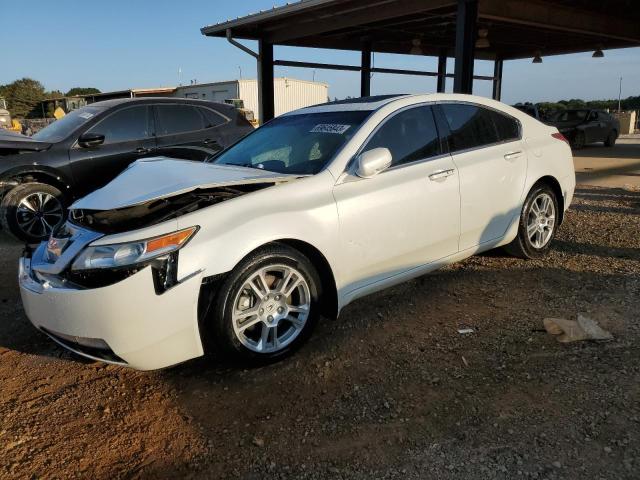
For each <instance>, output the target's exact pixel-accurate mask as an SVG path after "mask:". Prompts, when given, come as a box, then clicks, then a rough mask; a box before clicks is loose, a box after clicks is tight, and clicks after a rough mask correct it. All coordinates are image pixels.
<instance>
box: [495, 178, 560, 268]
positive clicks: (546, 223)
mask: <svg viewBox="0 0 640 480" xmlns="http://www.w3.org/2000/svg"><path fill="white" fill-rule="evenodd" d="M558 219H559V213H558V199H557V198H556V194H555V193H554V191H553V189H551V187H549V186H548V185H546V184H538V185H536V186H534V187H533V188H532V189H531V191H530V192H529V195H527V199H526V200H525V203H524V207H523V208H522V213H521V214H520V223H519V226H518V235H517V236H516V238H515V239H514V240H513V242H511V243H510V244H509V245H507V246H506V247H505V249H506V250H507V252H509V253H510V254H512V255H514V256H516V257H521V258H538V257H541V256H543V255H544V254H545V253H546V252H547V250H548V249H549V246H550V245H551V241H552V240H553V238H554V237H555V234H556V229H557V226H558Z"/></svg>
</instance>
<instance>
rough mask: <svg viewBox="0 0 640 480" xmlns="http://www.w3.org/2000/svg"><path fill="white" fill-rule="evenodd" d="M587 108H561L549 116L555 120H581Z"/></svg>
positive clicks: (585, 115)
mask: <svg viewBox="0 0 640 480" xmlns="http://www.w3.org/2000/svg"><path fill="white" fill-rule="evenodd" d="M587 113H589V110H563V111H560V112H556V113H554V114H553V115H552V116H551V120H553V121H555V122H581V121H583V120H584V119H585V118H587Z"/></svg>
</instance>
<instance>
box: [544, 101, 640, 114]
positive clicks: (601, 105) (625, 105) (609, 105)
mask: <svg viewBox="0 0 640 480" xmlns="http://www.w3.org/2000/svg"><path fill="white" fill-rule="evenodd" d="M536 106H537V107H538V110H539V111H540V114H541V116H542V117H543V118H545V117H547V116H548V115H549V114H550V113H551V112H555V111H557V110H564V109H567V108H594V109H598V110H609V111H611V112H614V111H617V110H618V100H617V99H615V100H589V101H586V102H585V101H584V100H580V99H578V98H572V99H571V100H560V101H558V102H540V103H537V104H536ZM620 108H621V109H622V110H640V96H636V97H627V98H623V99H622V100H621V101H620Z"/></svg>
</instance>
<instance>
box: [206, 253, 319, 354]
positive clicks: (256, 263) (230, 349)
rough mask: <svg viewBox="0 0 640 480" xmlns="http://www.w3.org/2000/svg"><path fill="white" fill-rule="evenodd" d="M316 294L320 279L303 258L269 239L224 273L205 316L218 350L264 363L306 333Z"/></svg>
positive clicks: (315, 307)
mask: <svg viewBox="0 0 640 480" xmlns="http://www.w3.org/2000/svg"><path fill="white" fill-rule="evenodd" d="M320 297H321V284H320V278H319V276H318V274H317V272H316V270H315V268H314V267H313V265H312V264H311V262H310V261H309V259H308V258H307V257H305V256H304V255H302V254H301V253H300V252H298V251H297V250H294V249H292V248H290V247H288V246H286V245H279V244H274V245H271V246H267V247H265V248H262V249H260V250H257V251H255V252H254V253H252V254H250V255H249V256H248V257H247V258H246V259H244V260H243V261H242V262H241V263H240V264H239V265H238V266H237V267H236V268H235V269H234V270H233V271H232V272H231V273H230V274H229V276H228V277H227V278H226V280H225V281H224V282H223V284H222V286H221V288H220V290H219V293H218V295H217V298H216V300H215V301H214V308H213V309H210V314H209V315H208V318H207V319H206V320H205V321H206V322H207V324H208V325H207V326H208V327H210V328H209V330H210V331H211V335H212V338H211V340H212V342H213V343H214V345H216V346H217V347H219V348H220V349H222V350H224V351H225V352H227V353H230V354H232V355H234V356H235V357H240V358H241V359H244V360H247V361H250V362H256V363H265V362H270V361H273V360H275V359H279V358H281V357H284V356H285V355H287V354H289V353H291V352H293V351H294V350H295V349H296V348H297V347H298V346H299V345H301V344H302V343H303V342H304V341H305V340H306V339H307V338H308V337H309V335H310V334H311V331H312V330H313V328H314V326H315V324H316V323H317V319H318V316H319V312H318V310H319V301H320Z"/></svg>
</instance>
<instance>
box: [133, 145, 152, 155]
mask: <svg viewBox="0 0 640 480" xmlns="http://www.w3.org/2000/svg"><path fill="white" fill-rule="evenodd" d="M150 151H151V149H150V148H144V147H138V148H136V153H137V154H138V155H144V154H145V153H149V152H150Z"/></svg>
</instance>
